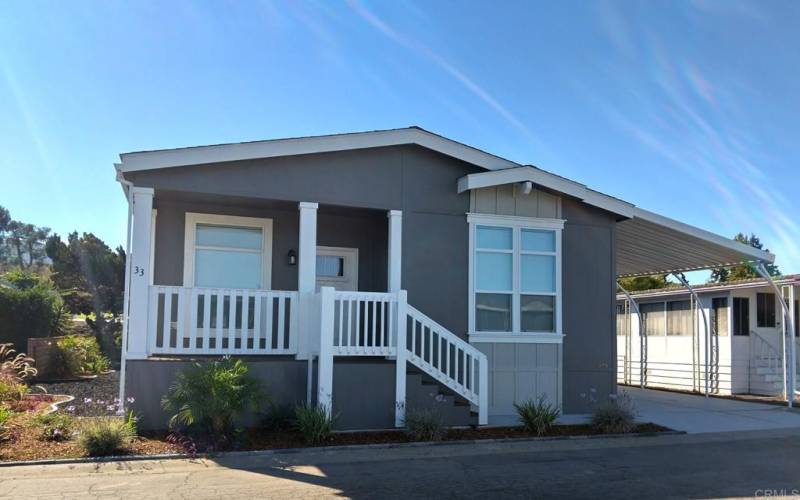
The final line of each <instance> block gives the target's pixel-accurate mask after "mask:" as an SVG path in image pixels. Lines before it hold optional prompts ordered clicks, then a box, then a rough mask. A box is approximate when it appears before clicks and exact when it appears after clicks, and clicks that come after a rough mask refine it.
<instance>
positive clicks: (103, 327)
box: [46, 232, 125, 354]
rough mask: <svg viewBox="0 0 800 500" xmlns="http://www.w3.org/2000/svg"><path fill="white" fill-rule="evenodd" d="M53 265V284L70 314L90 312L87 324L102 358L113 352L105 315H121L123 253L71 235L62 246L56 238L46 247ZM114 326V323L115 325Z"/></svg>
mask: <svg viewBox="0 0 800 500" xmlns="http://www.w3.org/2000/svg"><path fill="white" fill-rule="evenodd" d="M46 250H47V256H48V257H50V259H51V260H52V262H53V281H54V282H55V284H56V286H57V287H58V288H59V289H60V290H61V291H62V294H63V295H64V298H65V301H66V303H67V305H68V307H70V308H72V312H80V313H84V314H86V313H89V312H93V313H94V316H95V319H94V320H93V321H90V320H87V323H89V326H90V327H91V328H92V330H93V331H94V334H95V336H96V337H97V341H98V342H99V343H100V346H101V348H102V349H103V351H104V352H105V353H106V354H112V353H113V352H114V337H113V333H114V332H113V329H112V328H110V325H109V323H108V321H107V320H106V317H105V313H112V314H113V315H115V316H116V315H119V314H121V313H122V303H123V293H124V284H125V251H124V250H123V249H122V247H118V248H117V249H116V251H114V250H111V248H109V247H108V245H106V244H105V243H104V242H103V241H102V240H101V239H100V238H98V237H96V236H95V235H93V234H92V233H83V235H82V236H78V233H77V232H73V233H71V234H70V235H69V236H68V237H67V242H66V243H64V242H63V241H62V240H61V237H60V236H58V235H57V234H54V235H53V236H51V237H50V238H49V239H48V241H47V244H46ZM115 324H116V323H115Z"/></svg>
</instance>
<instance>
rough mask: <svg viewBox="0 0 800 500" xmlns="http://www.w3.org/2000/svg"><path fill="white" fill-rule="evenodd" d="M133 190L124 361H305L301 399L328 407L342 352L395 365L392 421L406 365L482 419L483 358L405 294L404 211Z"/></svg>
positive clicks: (399, 409) (401, 413)
mask: <svg viewBox="0 0 800 500" xmlns="http://www.w3.org/2000/svg"><path fill="white" fill-rule="evenodd" d="M131 196H132V198H133V200H132V201H133V203H132V206H133V210H132V212H131V218H130V220H129V224H130V228H131V231H130V237H131V248H132V251H131V258H130V260H129V269H128V270H127V271H128V272H127V275H126V288H127V289H128V290H129V293H128V294H126V299H127V303H126V309H127V311H128V318H129V319H128V322H127V324H126V326H125V331H124V332H123V337H124V339H123V342H124V346H125V348H124V349H123V356H124V360H126V361H133V360H136V361H137V362H139V361H149V360H152V361H153V362H155V360H156V359H158V358H165V357H171V358H179V359H189V358H192V357H204V356H221V355H232V356H248V357H250V356H255V357H268V356H274V357H275V358H274V359H275V360H281V359H283V360H294V361H295V362H303V363H306V364H307V380H306V384H305V388H306V394H305V398H304V399H305V400H306V401H307V402H309V403H311V402H315V403H318V404H320V405H324V406H327V407H328V408H329V409H331V408H332V407H333V400H334V398H333V390H334V387H335V386H337V384H336V383H334V380H333V377H334V359H336V358H338V359H340V360H343V359H344V358H349V359H353V360H355V359H365V360H366V359H373V360H378V361H380V360H382V362H383V363H384V364H391V365H394V369H393V370H392V371H394V381H393V382H394V393H395V394H394V401H393V405H392V406H393V413H394V422H393V423H394V425H395V426H402V425H403V421H404V418H405V410H406V407H407V401H406V399H407V395H406V392H407V388H406V384H407V377H408V375H407V372H408V370H409V369H412V370H415V371H416V372H419V373H420V374H422V375H424V376H425V377H429V378H432V379H433V380H434V381H435V382H437V383H438V384H439V385H440V386H441V387H442V388H444V389H445V390H446V391H447V393H448V394H452V397H457V398H462V399H463V400H464V401H465V402H466V403H467V404H469V405H471V406H472V408H473V410H475V411H476V413H477V416H478V419H477V420H478V423H480V424H485V423H487V419H488V417H487V407H488V404H487V397H488V388H487V375H488V369H487V361H486V356H485V355H484V354H482V353H481V352H480V351H478V350H477V349H475V348H474V347H472V346H471V345H470V344H469V343H468V342H466V341H465V340H463V339H462V338H460V337H459V336H457V335H455V334H454V333H452V332H451V331H450V330H448V329H447V328H445V327H443V326H442V325H440V324H438V323H436V322H435V321H433V320H432V319H431V318H429V317H428V316H426V315H425V314H423V313H422V312H420V311H419V310H417V309H415V308H414V307H412V306H410V305H409V304H408V301H407V293H406V292H405V291H404V290H403V289H402V288H401V282H400V280H401V275H402V269H401V262H402V258H401V249H402V237H403V229H402V221H403V214H402V212H400V211H398V210H389V211H381V210H369V209H364V208H359V207H337V206H327V205H326V206H320V205H318V204H317V203H312V202H299V203H289V202H280V201H264V200H249V199H238V198H237V199H232V198H229V197H221V196H218V197H214V198H209V197H199V196H189V195H186V194H182V195H176V194H174V193H169V192H164V193H162V192H158V193H156V192H154V190H152V189H145V188H132V189H131ZM209 212H211V213H209ZM292 214H294V216H292ZM180 222H183V224H180ZM338 250H341V252H339V251H338ZM353 256H355V258H353ZM237 266H238V267H237ZM248 266H249V267H248ZM180 269H182V270H183V272H182V274H181V273H180V272H179V270H180ZM276 284H280V285H282V286H281V288H283V289H276V288H278V287H277V286H275V285H276ZM226 285H227V286H226ZM292 285H294V286H292ZM381 289H382V290H381ZM337 364H338V363H337ZM125 366H126V363H125V362H123V375H122V378H123V380H122V381H121V392H122V391H124V388H125V381H124V377H125V375H124V372H125ZM139 369H140V368H139ZM381 373H384V374H385V370H381ZM390 383H391V382H390Z"/></svg>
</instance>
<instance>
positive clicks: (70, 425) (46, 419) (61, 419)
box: [33, 413, 75, 441]
mask: <svg viewBox="0 0 800 500" xmlns="http://www.w3.org/2000/svg"><path fill="white" fill-rule="evenodd" d="M33 423H34V424H35V425H36V426H38V427H40V428H41V431H42V433H41V435H40V438H41V439H43V440H44V441H66V440H68V439H70V438H71V437H72V434H73V432H74V430H75V419H74V418H73V417H72V416H71V415H67V414H66V413H48V414H46V415H37V416H36V417H35V418H34V419H33Z"/></svg>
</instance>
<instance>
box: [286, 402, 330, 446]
mask: <svg viewBox="0 0 800 500" xmlns="http://www.w3.org/2000/svg"><path fill="white" fill-rule="evenodd" d="M294 417H295V419H294V426H295V429H297V431H298V432H300V434H301V435H302V436H303V439H305V441H306V442H307V443H309V444H321V443H323V442H325V441H327V440H328V439H329V438H330V437H331V434H333V426H334V425H335V424H336V419H337V418H338V416H337V415H332V414H331V412H330V410H328V409H327V408H326V407H324V406H317V405H307V404H303V405H299V406H297V407H295V409H294Z"/></svg>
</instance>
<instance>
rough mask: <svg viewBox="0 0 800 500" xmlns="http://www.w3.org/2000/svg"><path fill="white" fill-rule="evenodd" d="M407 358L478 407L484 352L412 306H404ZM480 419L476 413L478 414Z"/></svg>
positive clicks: (483, 389) (482, 392)
mask: <svg viewBox="0 0 800 500" xmlns="http://www.w3.org/2000/svg"><path fill="white" fill-rule="evenodd" d="M407 314H408V319H407V325H408V326H407V331H406V349H407V353H406V354H407V360H408V361H409V362H410V363H411V364H413V365H414V366H416V367H417V368H419V369H420V370H422V371H423V372H424V373H426V374H428V375H429V376H431V377H433V378H434V379H435V380H436V381H437V382H439V383H440V384H442V385H444V386H445V387H447V388H448V389H450V390H451V391H453V392H455V393H456V394H458V395H459V396H461V397H463V398H464V399H466V400H467V401H469V402H470V403H472V404H474V405H475V406H477V407H478V409H479V410H478V412H479V414H480V411H481V410H485V408H486V404H481V403H482V401H481V395H484V396H485V395H486V390H487V388H486V386H487V385H488V376H487V375H488V373H487V371H488V370H487V368H488V362H487V360H486V355H485V354H483V353H482V352H480V351H479V350H477V349H476V348H475V347H473V346H472V345H470V344H469V343H467V342H465V341H464V340H463V339H461V338H460V337H458V336H457V335H455V334H453V333H452V332H450V331H449V330H448V329H447V328H445V327H443V326H442V325H440V324H439V323H436V322H435V321H433V320H432V319H431V318H429V317H428V316H426V315H425V314H423V313H421V312H420V311H418V310H417V309H416V308H414V307H412V306H410V305H409V306H407ZM479 419H480V417H479Z"/></svg>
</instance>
